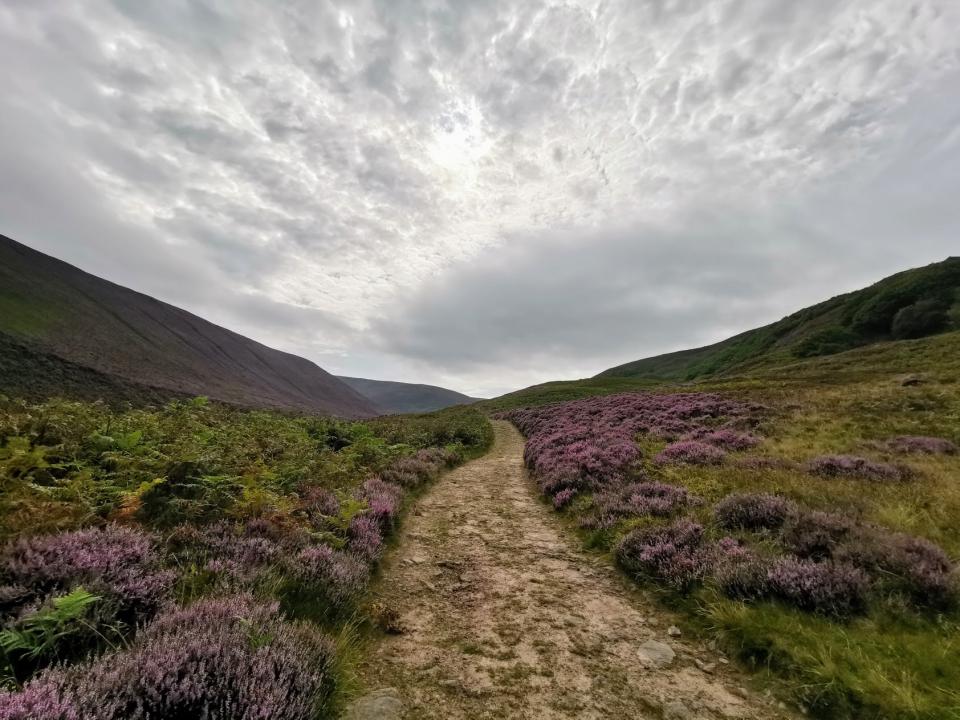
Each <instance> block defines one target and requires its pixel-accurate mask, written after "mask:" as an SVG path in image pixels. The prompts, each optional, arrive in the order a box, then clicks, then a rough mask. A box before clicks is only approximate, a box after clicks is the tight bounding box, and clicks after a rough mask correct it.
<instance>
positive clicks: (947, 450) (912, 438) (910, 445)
mask: <svg viewBox="0 0 960 720" xmlns="http://www.w3.org/2000/svg"><path fill="white" fill-rule="evenodd" d="M887 447H888V448H890V449H891V450H893V451H894V452H898V453H921V454H926V455H956V454H957V452H960V448H957V446H956V444H955V443H953V442H950V441H949V440H947V439H946V438H938V437H923V436H918V435H901V436H900V437H895V438H890V439H889V440H887Z"/></svg>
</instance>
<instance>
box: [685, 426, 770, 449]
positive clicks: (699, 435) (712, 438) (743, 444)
mask: <svg viewBox="0 0 960 720" xmlns="http://www.w3.org/2000/svg"><path fill="white" fill-rule="evenodd" d="M683 439H684V440H698V441H700V442H704V443H707V444H708V445H714V446H716V447H718V448H721V449H723V450H730V451H733V452H736V451H738V450H749V449H750V448H752V447H756V446H757V445H758V444H759V443H760V438H758V437H757V436H756V435H753V434H751V433H744V432H738V431H737V430H733V429H731V428H719V429H716V430H712V429H710V428H700V429H699V430H695V431H693V432H690V433H687V434H686V435H685V436H684V438H683Z"/></svg>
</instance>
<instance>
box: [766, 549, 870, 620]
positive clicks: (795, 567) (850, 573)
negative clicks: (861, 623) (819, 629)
mask: <svg viewBox="0 0 960 720" xmlns="http://www.w3.org/2000/svg"><path fill="white" fill-rule="evenodd" d="M767 582H768V583H769V590H770V592H771V594H773V595H774V596H775V597H777V598H779V599H780V600H783V601H784V602H787V603H789V604H791V605H795V606H796V607H798V608H800V609H801V610H809V611H813V612H819V613H823V614H826V615H840V616H845V615H850V614H852V613H856V612H860V611H862V610H863V609H864V608H865V606H866V596H867V590H868V588H869V580H868V578H867V575H866V574H865V573H864V572H863V571H862V570H859V569H858V568H855V567H853V566H852V565H846V564H837V563H833V562H813V561H810V560H799V559H796V558H789V557H788V558H781V559H779V560H777V561H775V562H774V563H773V565H772V566H771V567H770V569H769V571H768V572H767Z"/></svg>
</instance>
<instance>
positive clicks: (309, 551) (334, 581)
mask: <svg viewBox="0 0 960 720" xmlns="http://www.w3.org/2000/svg"><path fill="white" fill-rule="evenodd" d="M290 574H291V576H292V577H294V578H295V579H296V581H297V585H298V586H297V588H296V591H297V592H301V593H306V594H315V595H316V596H317V598H318V599H324V600H326V601H327V602H328V603H329V604H330V605H331V606H332V607H333V608H334V609H340V608H343V607H345V606H346V605H347V604H348V603H349V602H350V601H351V600H354V599H355V598H356V597H357V596H358V595H359V594H360V593H361V592H362V591H363V589H364V588H365V587H366V584H367V579H368V574H369V572H368V570H367V566H366V564H365V563H363V562H362V561H361V560H360V559H358V558H357V557H355V556H354V555H352V554H351V553H347V552H342V551H339V550H334V549H333V548H331V547H329V546H328V545H314V546H312V547H308V548H304V549H303V550H301V551H300V552H299V553H298V554H297V556H296V558H294V559H293V560H292V561H291V562H290Z"/></svg>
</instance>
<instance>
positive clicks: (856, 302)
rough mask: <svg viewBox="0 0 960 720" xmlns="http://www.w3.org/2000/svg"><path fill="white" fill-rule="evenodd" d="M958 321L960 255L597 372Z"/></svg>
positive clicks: (671, 373)
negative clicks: (702, 343)
mask: <svg viewBox="0 0 960 720" xmlns="http://www.w3.org/2000/svg"><path fill="white" fill-rule="evenodd" d="M956 329H960V257H951V258H947V259H946V260H944V261H943V262H939V263H934V264H932V265H927V266H926V267H921V268H915V269H913V270H907V271H905V272H901V273H897V274H896V275H891V276H890V277H888V278H885V279H884V280H881V281H880V282H878V283H875V284H873V285H871V286H870V287H868V288H864V289H863V290H857V291H855V292H852V293H847V294H845V295H839V296H837V297H835V298H832V299H830V300H827V301H826V302H822V303H819V304H818V305H814V306H812V307H808V308H806V309H804V310H800V311H799V312H795V313H793V314H792V315H788V316H787V317H785V318H783V319H782V320H778V321H777V322H775V323H773V324H771V325H766V326H764V327H761V328H757V329H755V330H748V331H747V332H744V333H741V334H739V335H735V336H733V337H731V338H728V339H726V340H723V341H721V342H718V343H716V344H714V345H708V346H706V347H701V348H696V349H693V350H681V351H679V352H673V353H668V354H666V355H657V356H655V357H650V358H646V359H643V360H636V361H634V362H629V363H626V364H624V365H619V366H617V367H614V368H610V369H609V370H605V371H603V372H602V373H600V374H599V375H597V376H596V377H597V378H637V379H651V380H693V379H695V378H704V377H716V376H722V375H727V374H730V373H738V372H742V371H744V370H747V369H751V368H756V367H759V366H767V365H776V364H782V363H787V362H793V361H796V360H798V359H802V358H809V357H816V356H820V355H830V354H833V353H838V352H842V351H844V350H850V349H853V348H856V347H860V346H862V345H868V344H870V343H875V342H881V341H884V340H906V339H915V338H920V337H926V336H929V335H935V334H938V333H941V332H947V331H950V330H956Z"/></svg>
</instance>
